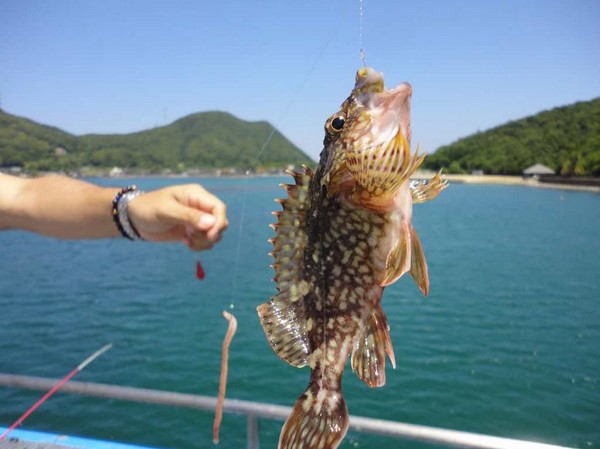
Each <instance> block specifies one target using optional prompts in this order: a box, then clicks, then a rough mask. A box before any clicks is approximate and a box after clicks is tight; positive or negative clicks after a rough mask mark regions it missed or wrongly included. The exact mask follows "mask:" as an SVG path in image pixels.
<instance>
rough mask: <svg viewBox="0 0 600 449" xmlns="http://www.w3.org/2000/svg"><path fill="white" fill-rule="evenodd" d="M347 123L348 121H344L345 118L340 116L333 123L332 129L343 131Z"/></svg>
mask: <svg viewBox="0 0 600 449" xmlns="http://www.w3.org/2000/svg"><path fill="white" fill-rule="evenodd" d="M345 122H346V120H345V119H344V117H340V116H338V117H336V118H334V119H333V120H332V121H331V127H332V128H333V129H334V130H335V131H341V130H342V128H343V127H344V123H345Z"/></svg>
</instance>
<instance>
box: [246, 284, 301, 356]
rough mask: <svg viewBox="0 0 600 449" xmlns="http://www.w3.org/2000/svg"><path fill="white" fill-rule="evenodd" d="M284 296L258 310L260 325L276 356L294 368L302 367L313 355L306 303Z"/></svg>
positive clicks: (277, 297)
mask: <svg viewBox="0 0 600 449" xmlns="http://www.w3.org/2000/svg"><path fill="white" fill-rule="evenodd" d="M280 296H281V294H280V295H278V296H275V297H274V298H272V299H271V300H270V301H268V302H265V303H263V304H261V305H260V306H258V307H257V311H258V316H259V319H260V324H261V325H262V327H263V330H264V331H265V334H266V336H267V340H268V341H269V344H270V345H271V348H273V351H274V352H275V354H277V355H278V356H279V357H280V358H281V359H283V360H285V361H286V362H287V363H289V364H290V365H292V366H295V367H297V368H302V367H303V366H305V365H306V364H307V362H308V356H309V353H310V345H309V342H308V335H307V329H306V327H307V321H306V316H305V313H304V301H302V300H297V301H293V302H292V301H290V300H289V299H287V300H283V299H281V298H280Z"/></svg>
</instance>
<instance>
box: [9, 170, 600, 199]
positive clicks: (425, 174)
mask: <svg viewBox="0 0 600 449" xmlns="http://www.w3.org/2000/svg"><path fill="white" fill-rule="evenodd" d="M0 172H4V173H9V174H10V172H9V171H5V170H0ZM12 174H13V175H17V176H27V177H29V176H32V174H31V173H25V172H19V173H14V172H13V173H12ZM52 174H66V175H68V176H73V177H81V178H101V179H120V178H165V179H186V178H246V177H249V178H257V177H280V176H286V173H285V172H284V171H283V170H277V171H271V172H265V173H247V174H244V173H239V172H237V173H235V172H232V171H220V170H215V171H210V170H207V171H201V172H196V173H148V172H145V173H144V172H139V173H136V172H129V171H126V170H123V171H122V172H120V173H118V174H113V175H110V174H108V173H107V172H98V173H81V172H72V173H61V172H39V173H38V174H37V175H33V176H46V175H52ZM433 175H435V172H431V171H425V170H423V171H421V170H419V171H417V172H416V173H415V175H414V176H413V178H415V179H429V178H431V177H432V176H433ZM443 176H444V178H446V179H447V180H448V182H449V183H450V184H471V185H508V186H523V187H533V188H540V189H556V190H576V191H582V192H593V193H600V186H589V185H574V184H565V183H554V182H548V181H545V182H541V181H539V180H538V179H537V178H523V177H522V176H507V175H464V174H463V175H452V174H443Z"/></svg>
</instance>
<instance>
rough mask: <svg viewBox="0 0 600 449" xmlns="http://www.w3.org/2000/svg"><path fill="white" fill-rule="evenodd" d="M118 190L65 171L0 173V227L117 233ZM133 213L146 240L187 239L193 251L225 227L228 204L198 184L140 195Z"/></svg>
mask: <svg viewBox="0 0 600 449" xmlns="http://www.w3.org/2000/svg"><path fill="white" fill-rule="evenodd" d="M118 191H119V189H117V188H111V187H100V186H97V185H94V184H90V183H88V182H85V181H80V180H76V179H72V178H68V177H65V176H46V177H41V178H34V179H25V178H17V177H14V176H9V175H4V174H1V173H0V229H22V230H26V231H31V232H35V233H38V234H42V235H46V236H50V237H56V238H62V239H92V238H104V237H117V236H119V235H120V234H119V232H118V230H117V228H116V226H115V224H114V222H113V219H112V216H111V207H112V200H113V199H114V197H115V195H116V194H117V193H118ZM129 217H130V219H131V221H132V223H133V224H134V225H135V227H136V228H137V229H138V231H139V232H140V234H141V236H142V237H143V238H144V239H146V240H149V241H183V242H185V243H186V244H187V245H188V246H189V247H190V248H191V249H193V250H200V249H207V248H210V247H211V246H212V245H213V244H214V243H215V242H216V241H218V240H219V239H220V236H221V233H222V232H223V231H224V230H225V229H226V228H227V218H226V210H225V205H224V204H223V203H222V202H221V201H220V200H219V199H218V198H217V197H215V196H214V195H212V194H210V193H209V192H207V191H206V190H205V189H204V188H202V187H201V186H199V185H197V184H188V185H177V186H171V187H166V188H164V189H160V190H156V191H152V192H148V193H145V194H143V195H140V196H138V197H136V198H134V199H133V200H131V202H130V203H129ZM202 217H204V218H202Z"/></svg>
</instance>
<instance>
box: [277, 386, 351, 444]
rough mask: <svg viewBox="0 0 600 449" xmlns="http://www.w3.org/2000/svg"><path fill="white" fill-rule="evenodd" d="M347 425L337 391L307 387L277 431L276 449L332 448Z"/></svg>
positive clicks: (344, 404)
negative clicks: (279, 432) (279, 431)
mask: <svg viewBox="0 0 600 449" xmlns="http://www.w3.org/2000/svg"><path fill="white" fill-rule="evenodd" d="M311 384H312V381H311ZM349 422H350V420H349V416H348V408H347V407H346V402H345V401H344V397H343V396H342V392H341V390H339V389H326V388H324V387H321V388H320V389H318V390H315V389H313V388H311V387H310V386H309V388H308V389H307V390H306V391H305V392H304V393H303V394H302V395H300V397H299V398H298V400H297V401H296V403H295V404H294V407H293V408H292V413H291V414H290V416H289V417H288V419H287V421H286V422H285V424H284V426H283V428H282V429H281V435H280V436H279V446H278V449H311V448H315V449H317V448H322V449H335V448H337V447H338V446H339V444H340V442H341V441H342V438H344V435H345V434H346V432H347V430H348V425H349Z"/></svg>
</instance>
